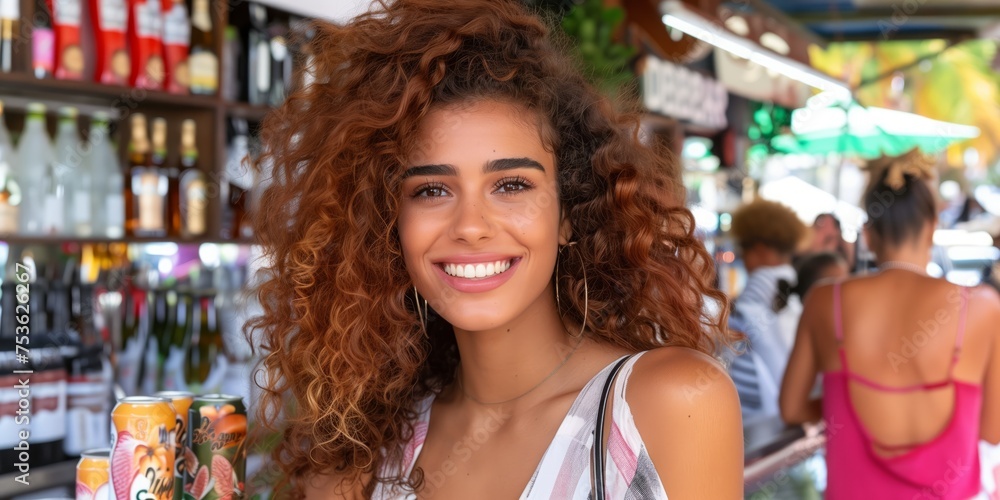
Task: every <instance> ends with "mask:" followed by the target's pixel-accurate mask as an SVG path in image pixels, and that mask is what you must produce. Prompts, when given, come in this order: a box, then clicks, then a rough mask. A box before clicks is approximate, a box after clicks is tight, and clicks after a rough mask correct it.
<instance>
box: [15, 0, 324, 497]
mask: <svg viewBox="0 0 1000 500" xmlns="http://www.w3.org/2000/svg"><path fill="white" fill-rule="evenodd" d="M0 4H2V5H0V7H3V8H0V101H2V103H3V106H2V113H0V125H2V126H0V261H3V263H4V271H5V274H4V275H3V276H0V344H2V345H0V378H3V379H4V380H8V378H9V377H10V376H12V373H13V371H14V370H18V369H23V368H24V367H23V366H22V365H21V363H20V362H19V360H18V359H17V357H16V351H15V350H14V349H15V344H16V343H15V339H14V338H13V337H14V336H15V333H14V332H15V331H16V327H17V326H18V325H17V323H12V321H16V320H15V319H14V318H15V315H14V314H12V313H11V311H14V310H15V308H16V304H13V305H12V304H11V303H10V301H11V300H14V299H15V298H16V297H17V295H19V294H20V292H19V291H18V290H17V285H18V284H19V282H18V281H17V279H16V278H15V277H14V276H12V275H11V273H13V272H14V269H15V265H16V264H23V265H26V266H28V267H30V268H31V273H30V274H31V279H30V281H29V282H28V283H27V285H28V286H29V288H30V294H29V300H30V303H31V304H32V306H31V312H32V315H31V316H30V318H29V319H28V320H27V321H28V325H29V326H30V327H31V331H32V339H31V343H32V345H31V347H32V351H31V358H30V362H31V363H32V368H33V369H34V370H35V374H36V375H33V376H36V379H33V381H32V385H33V390H32V395H33V396H36V395H38V396H42V395H45V397H46V398H48V399H47V400H44V401H43V400H38V401H33V402H32V405H33V406H32V408H33V418H32V423H31V425H32V432H31V436H32V442H31V449H32V454H31V472H32V475H31V479H32V481H31V487H30V488H20V487H17V488H15V489H2V488H0V497H3V498H7V497H8V496H14V495H17V494H22V493H28V492H29V491H30V490H33V489H42V488H49V487H55V486H62V485H67V484H68V485H72V480H73V476H72V474H66V473H65V472H64V471H65V470H72V469H73V467H74V466H75V461H69V459H70V458H71V457H73V456H75V455H77V454H78V453H79V451H80V448H82V447H86V446H90V445H91V444H95V443H96V442H95V443H90V442H87V438H88V436H92V438H93V439H99V440H101V441H102V442H101V443H100V446H102V447H104V446H107V443H106V442H105V441H106V439H104V438H105V437H107V435H108V434H107V431H108V428H109V423H108V422H107V419H108V415H109V412H110V408H111V407H112V405H113V401H114V400H115V398H116V397H121V396H124V395H131V394H145V393H149V392H151V391H152V390H160V389H168V388H185V387H186V388H187V389H189V390H194V391H196V392H204V391H213V390H215V391H219V390H221V391H224V392H236V393H242V394H246V393H247V392H249V387H242V386H241V387H234V386H233V385H234V384H235V385H241V384H247V385H248V383H249V376H248V375H247V373H248V371H247V369H246V365H247V363H249V362H250V361H249V358H250V353H249V347H248V346H247V344H246V342H245V340H243V338H242V333H241V331H240V328H239V326H240V325H241V324H242V318H241V317H238V316H239V313H238V312H237V311H238V310H239V309H238V308H237V307H236V302H237V300H238V297H239V296H240V295H239V291H240V290H241V289H242V288H243V286H244V283H243V280H244V279H245V276H246V274H247V271H246V268H247V262H248V260H249V255H250V254H251V253H252V252H253V251H254V250H255V249H254V247H253V246H252V245H251V244H252V241H253V239H252V238H253V235H252V234H250V232H249V231H248V225H247V224H246V223H245V218H244V215H245V213H246V212H247V211H248V210H249V209H250V208H251V203H252V197H251V196H249V195H250V194H252V193H251V192H250V191H251V190H250V188H251V187H252V185H253V182H252V181H251V180H250V178H249V177H247V176H246V171H245V169H243V170H241V165H242V162H241V160H242V158H244V157H245V156H247V155H248V154H249V152H250V151H253V150H254V147H253V141H254V138H253V131H254V129H255V127H256V125H257V124H258V123H259V122H260V121H262V120H263V119H264V117H265V115H266V114H267V113H268V111H269V110H270V109H271V108H272V107H274V106H276V105H279V104H280V103H281V102H282V101H283V99H284V96H285V93H286V92H287V89H288V88H291V87H293V86H295V85H301V84H302V83H303V82H293V81H291V75H292V73H293V72H292V68H293V63H294V64H303V63H305V64H308V59H307V58H306V57H304V55H303V54H301V53H297V52H296V51H297V47H294V46H292V45H291V44H290V43H289V40H290V39H292V37H290V36H289V32H290V28H296V29H299V28H300V27H301V26H302V24H301V23H303V22H304V20H302V19H298V18H296V17H294V16H292V15H289V14H288V13H285V12H281V11H279V10H276V9H274V8H271V7H263V6H260V5H256V4H254V3H251V2H221V1H218V0H58V1H53V0H14V1H13V2H6V1H3V0H0ZM11 7H14V9H13V12H12V11H11ZM53 9H54V11H53ZM251 43H252V46H251V45H250V44H251ZM251 57H252V58H253V60H252V61H251V59H250V58H251ZM141 122H145V123H141ZM139 129H142V131H143V132H144V134H145V136H144V137H141V138H139V139H138V140H137V141H135V142H138V144H133V142H134V141H133V138H134V137H137V136H141V135H143V134H140V130H139ZM143 143H145V144H143ZM67 148H68V149H69V151H70V152H69V153H67ZM22 150H23V153H22ZM74 152H75V153H76V154H75V155H74V154H71V153H74ZM130 152H132V153H135V154H129V153H130ZM25 165H28V167H25ZM164 185H165V186H166V193H165V194H163V191H162V189H161V188H162V187H163V186H164ZM149 188H154V189H149ZM241 193H242V196H241ZM119 207H120V210H119V209H118V208H119ZM184 207H187V209H185V208H184ZM192 207H194V209H193V210H192ZM157 209H158V210H157ZM142 210H145V211H144V213H145V216H146V217H145V220H144V219H143V214H142V213H139V211H142ZM133 212H134V213H133ZM160 212H162V214H163V219H162V225H161V224H159V222H158V221H160V220H161V219H159V216H158V215H154V216H150V215H149V214H150V213H153V214H157V213H160ZM84 214H86V215H89V217H84ZM140 222H145V224H140ZM36 335H37V336H36ZM192 360H194V361H192ZM39 373H43V374H45V375H46V376H45V377H43V379H45V380H51V381H53V382H51V383H50V385H51V387H48V386H46V387H38V386H37V385H36V384H37V383H40V382H42V379H39V378H37V375H38V374H39ZM220 385H221V387H220ZM227 385H228V386H227ZM5 387H7V389H2V388H0V391H7V395H6V396H5V397H6V398H9V397H10V396H11V393H10V392H9V391H10V390H11V388H12V387H14V385H13V383H11V384H5ZM247 400H248V401H249V398H248V399H247ZM36 403H37V404H36ZM8 406H9V405H8ZM43 411H44V412H48V413H46V414H45V415H40V413H42V412H43ZM35 416H42V417H44V418H41V419H40V421H38V422H36V421H35V420H36V419H35ZM6 417H7V415H5V414H3V415H0V427H3V434H4V435H6V436H8V438H9V437H11V436H15V435H16V433H13V432H8V430H11V429H8V426H9V422H8V420H10V421H13V419H8V418H6ZM80 429H85V430H86V429H89V431H87V432H83V433H81V432H80ZM15 430H16V429H15ZM36 430H38V431H39V432H37V433H36V432H35V431H36ZM5 443H6V442H5ZM15 445H16V443H10V446H6V445H5V446H4V447H3V449H6V450H8V451H10V450H12V449H13V447H14V446H15ZM0 451H2V450H0ZM3 453H7V452H3ZM14 463H15V460H13V458H12V457H10V456H8V455H3V456H2V460H0V477H3V478H5V480H6V479H9V478H12V477H13V476H12V474H16V472H12V469H10V467H11V466H12V464H14ZM46 464H49V465H46ZM8 483H10V484H12V485H13V484H15V483H16V481H13V479H11V480H10V481H8ZM17 484H18V485H20V483H17ZM70 494H71V493H70Z"/></svg>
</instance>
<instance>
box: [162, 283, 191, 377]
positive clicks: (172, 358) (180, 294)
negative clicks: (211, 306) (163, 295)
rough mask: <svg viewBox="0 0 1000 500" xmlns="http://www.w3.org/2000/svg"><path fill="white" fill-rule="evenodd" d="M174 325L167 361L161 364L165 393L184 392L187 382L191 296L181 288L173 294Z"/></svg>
mask: <svg viewBox="0 0 1000 500" xmlns="http://www.w3.org/2000/svg"><path fill="white" fill-rule="evenodd" d="M174 300H175V307H174V311H175V312H174V318H175V319H174V324H173V331H171V332H170V347H169V348H168V353H167V360H166V361H165V362H164V363H163V389H164V390H167V391H185V390H187V387H188V386H187V382H186V381H185V380H184V376H185V375H186V370H185V368H186V365H185V359H184V358H185V356H186V355H187V351H188V346H189V344H190V339H189V338H188V333H189V332H190V329H191V325H190V322H191V314H190V310H191V295H190V294H189V293H187V291H186V290H185V289H183V288H179V289H178V290H177V292H176V293H175V299H174Z"/></svg>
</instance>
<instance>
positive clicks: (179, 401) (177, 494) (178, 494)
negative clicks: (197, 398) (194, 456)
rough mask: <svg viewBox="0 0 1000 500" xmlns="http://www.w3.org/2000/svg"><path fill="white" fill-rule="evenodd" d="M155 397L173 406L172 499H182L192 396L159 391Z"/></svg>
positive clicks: (186, 393) (180, 392)
mask: <svg viewBox="0 0 1000 500" xmlns="http://www.w3.org/2000/svg"><path fill="white" fill-rule="evenodd" d="M155 396H157V397H161V398H166V399H169V400H170V401H171V402H172V403H173V405H174V412H175V413H176V414H177V421H176V424H175V425H174V498H175V499H176V500H180V499H181V498H184V471H185V470H186V469H187V467H186V466H185V461H184V458H185V457H186V456H187V453H185V452H184V450H185V449H186V448H187V431H188V410H190V409H191V403H193V402H194V394H193V393H190V392H187V391H160V392H157V393H156V394H155Z"/></svg>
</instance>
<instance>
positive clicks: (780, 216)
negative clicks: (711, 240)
mask: <svg viewBox="0 0 1000 500" xmlns="http://www.w3.org/2000/svg"><path fill="white" fill-rule="evenodd" d="M730 230H731V232H732V235H733V238H735V239H736V243H737V244H738V245H739V246H740V247H742V248H744V249H747V248H751V247H753V246H754V245H757V244H760V245H764V246H768V247H771V248H773V249H775V250H777V251H779V252H781V253H783V254H785V255H790V254H792V253H794V252H795V249H796V248H798V246H799V244H800V243H801V242H802V240H803V238H805V237H806V235H807V234H808V232H809V228H808V227H806V225H805V223H803V222H802V220H801V219H799V216H798V215H796V214H795V212H793V211H792V209H790V208H788V207H786V206H785V205H782V204H781V203H778V202H776V201H769V200H765V199H763V198H757V199H755V200H754V201H752V202H750V203H747V204H746V205H742V206H741V207H739V208H738V209H736V211H735V212H733V224H732V228H731V229H730Z"/></svg>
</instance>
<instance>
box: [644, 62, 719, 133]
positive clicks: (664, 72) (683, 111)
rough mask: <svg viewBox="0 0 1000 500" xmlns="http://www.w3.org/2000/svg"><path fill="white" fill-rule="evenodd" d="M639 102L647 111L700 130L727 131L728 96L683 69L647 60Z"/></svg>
mask: <svg viewBox="0 0 1000 500" xmlns="http://www.w3.org/2000/svg"><path fill="white" fill-rule="evenodd" d="M642 101H643V104H644V105H645V107H646V109H648V110H649V111H652V112H655V113H660V114H663V115H666V116H670V117H673V118H677V119H678V120H682V121H686V122H689V123H691V124H693V125H697V126H700V127H707V128H711V129H715V130H721V129H724V128H726V126H727V121H726V106H728V105H729V95H728V94H727V93H726V89H725V87H723V86H722V85H721V84H720V83H719V82H717V81H715V80H713V79H712V78H710V77H707V76H704V75H702V74H700V73H697V72H694V71H691V70H689V69H687V68H685V67H683V66H678V65H676V64H673V63H670V62H667V61H662V60H660V59H657V58H655V57H653V56H647V57H646V60H645V70H644V71H643V74H642Z"/></svg>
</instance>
